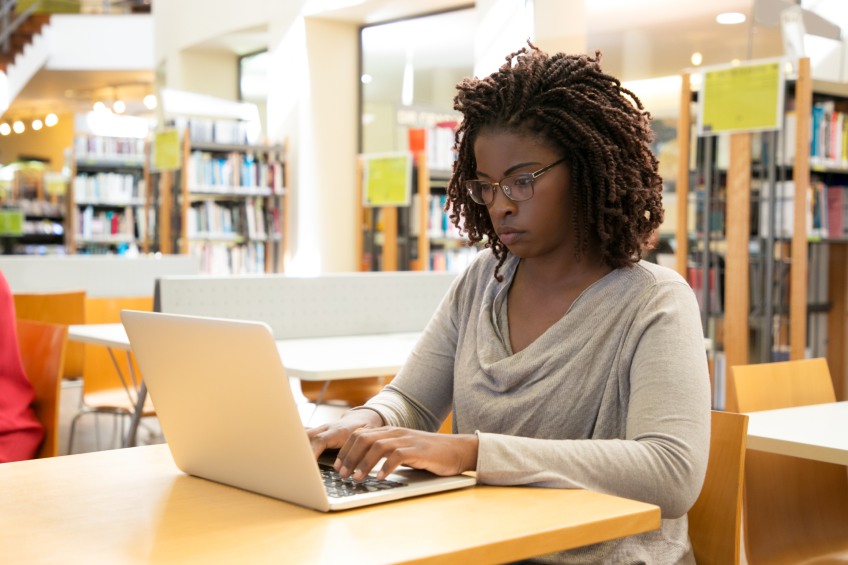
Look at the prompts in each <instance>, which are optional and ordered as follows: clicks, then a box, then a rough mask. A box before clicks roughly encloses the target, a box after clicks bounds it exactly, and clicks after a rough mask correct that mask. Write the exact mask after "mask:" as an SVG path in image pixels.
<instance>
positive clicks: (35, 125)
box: [32, 120, 44, 131]
mask: <svg viewBox="0 0 848 565" xmlns="http://www.w3.org/2000/svg"><path fill="white" fill-rule="evenodd" d="M42 127H44V124H43V123H41V120H33V121H32V129H34V130H35V131H38V130H40V129H41V128H42Z"/></svg>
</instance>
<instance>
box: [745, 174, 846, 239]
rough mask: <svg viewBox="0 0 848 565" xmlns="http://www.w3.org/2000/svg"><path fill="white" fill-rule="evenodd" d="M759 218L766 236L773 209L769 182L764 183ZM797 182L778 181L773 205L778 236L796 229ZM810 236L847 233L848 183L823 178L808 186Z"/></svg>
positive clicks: (807, 212)
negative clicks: (839, 183) (836, 182)
mask: <svg viewBox="0 0 848 565" xmlns="http://www.w3.org/2000/svg"><path fill="white" fill-rule="evenodd" d="M760 190H761V192H760V195H761V198H760V210H759V212H760V219H759V224H758V234H759V236H760V237H763V238H766V237H768V236H769V233H770V224H771V220H770V213H769V212H770V209H771V203H770V201H769V193H768V185H763V186H762V187H761V189H760ZM794 208H795V183H794V182H792V181H785V182H780V183H777V189H776V192H775V206H774V210H775V213H774V228H775V230H774V234H775V237H792V234H793V233H794V231H795V230H794V216H793V213H794ZM805 209H806V216H807V222H806V223H807V237H810V238H844V237H848V220H846V218H848V186H829V185H827V184H825V183H824V182H822V181H821V180H815V179H814V180H813V181H812V182H811V183H810V188H809V189H808V190H807V201H806V203H805Z"/></svg>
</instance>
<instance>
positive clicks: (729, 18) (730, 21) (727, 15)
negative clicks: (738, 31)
mask: <svg viewBox="0 0 848 565" xmlns="http://www.w3.org/2000/svg"><path fill="white" fill-rule="evenodd" d="M716 21H717V22H718V23H720V24H725V25H734V24H741V23H745V14H743V13H742V12H724V13H723V14H719V15H717V16H716Z"/></svg>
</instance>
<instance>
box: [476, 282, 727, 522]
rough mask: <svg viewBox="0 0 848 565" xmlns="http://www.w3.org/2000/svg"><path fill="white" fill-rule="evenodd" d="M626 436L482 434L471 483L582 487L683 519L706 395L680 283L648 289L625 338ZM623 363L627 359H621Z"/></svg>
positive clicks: (701, 355)
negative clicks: (655, 507) (475, 479)
mask: <svg viewBox="0 0 848 565" xmlns="http://www.w3.org/2000/svg"><path fill="white" fill-rule="evenodd" d="M621 347H622V350H623V351H625V352H626V351H628V350H630V351H632V355H629V356H623V357H624V358H623V359H622V360H621V361H620V363H625V364H629V368H628V367H622V370H626V371H628V372H629V384H630V387H629V398H628V399H627V415H626V432H625V437H623V438H621V439H577V440H567V439H566V440H559V439H534V438H527V437H514V436H508V435H501V434H488V433H480V434H478V435H479V438H480V447H479V456H478V463H477V477H478V480H479V481H480V482H482V483H488V484H497V485H520V484H533V485H538V486H548V487H560V488H585V489H590V490H594V491H600V492H605V493H609V494H613V495H617V496H623V497H626V498H631V499H635V500H641V501H645V502H649V503H652V504H656V505H658V506H660V508H661V509H662V515H663V517H664V518H676V517H679V516H682V515H683V514H685V513H686V512H687V511H688V510H689V508H690V507H691V505H692V504H693V503H694V501H695V499H696V498H697V496H698V493H699V492H700V488H701V485H702V483H703V478H704V474H705V472H706V462H707V455H708V452H709V430H710V412H709V406H710V392H709V378H708V372H707V363H706V354H705V350H704V339H703V333H702V329H701V324H700V314H699V311H698V307H697V302H696V300H695V297H694V295H693V293H692V291H691V289H690V288H689V287H688V286H687V285H685V283H684V282H665V283H662V284H660V285H658V287H657V288H656V289H655V292H654V295H653V296H652V297H651V298H650V299H648V300H647V301H646V302H645V304H644V305H643V306H642V308H641V309H640V311H639V312H638V314H637V319H636V320H635V321H634V323H633V326H632V328H631V330H630V331H629V332H628V333H627V336H626V337H625V340H624V343H623V344H621ZM628 357H629V358H628Z"/></svg>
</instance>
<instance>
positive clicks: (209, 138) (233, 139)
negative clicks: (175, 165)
mask: <svg viewBox="0 0 848 565" xmlns="http://www.w3.org/2000/svg"><path fill="white" fill-rule="evenodd" d="M175 125H176V127H177V129H179V130H180V131H185V130H186V129H188V136H189V139H190V141H192V142H195V143H221V144H230V145H256V144H258V143H259V141H260V139H259V138H260V135H261V128H260V127H257V124H255V123H253V122H250V121H243V120H215V119H206V118H190V119H186V118H179V119H177V120H175Z"/></svg>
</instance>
